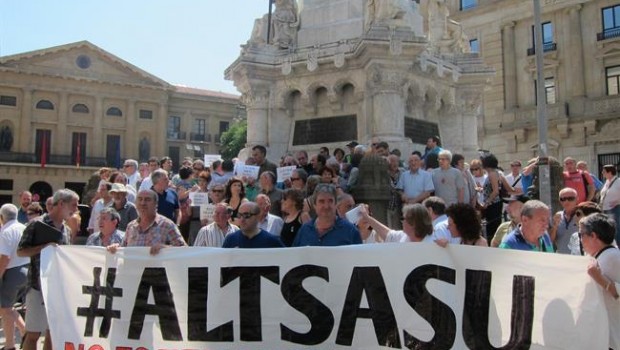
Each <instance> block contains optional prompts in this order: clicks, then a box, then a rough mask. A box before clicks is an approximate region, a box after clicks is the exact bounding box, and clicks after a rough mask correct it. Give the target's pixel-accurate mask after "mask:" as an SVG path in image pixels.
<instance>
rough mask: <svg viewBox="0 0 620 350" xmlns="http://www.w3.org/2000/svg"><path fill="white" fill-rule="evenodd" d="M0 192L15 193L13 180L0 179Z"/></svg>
mask: <svg viewBox="0 0 620 350" xmlns="http://www.w3.org/2000/svg"><path fill="white" fill-rule="evenodd" d="M0 191H13V180H11V179H0Z"/></svg>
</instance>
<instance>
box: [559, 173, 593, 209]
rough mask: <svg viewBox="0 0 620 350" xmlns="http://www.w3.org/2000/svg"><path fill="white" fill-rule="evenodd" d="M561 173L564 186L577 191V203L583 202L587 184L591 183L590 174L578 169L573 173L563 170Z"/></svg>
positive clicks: (585, 196)
mask: <svg viewBox="0 0 620 350" xmlns="http://www.w3.org/2000/svg"><path fill="white" fill-rule="evenodd" d="M562 174H563V176H564V187H570V188H572V189H574V190H575V191H577V204H579V203H581V202H585V201H586V198H587V185H588V184H591V183H592V178H591V177H590V174H587V173H584V172H582V171H579V170H578V171H575V172H574V173H569V172H568V171H565V172H563V173H562Z"/></svg>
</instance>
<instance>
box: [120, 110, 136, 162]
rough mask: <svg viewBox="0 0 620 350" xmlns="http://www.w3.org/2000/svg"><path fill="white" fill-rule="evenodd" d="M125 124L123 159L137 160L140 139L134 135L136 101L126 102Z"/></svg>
mask: <svg viewBox="0 0 620 350" xmlns="http://www.w3.org/2000/svg"><path fill="white" fill-rule="evenodd" d="M126 123H127V124H125V126H126V128H125V147H124V149H125V152H124V153H125V154H123V155H121V156H122V157H124V158H133V159H138V153H137V151H136V149H137V147H138V143H139V142H140V138H139V137H138V135H137V134H136V100H133V99H130V100H129V101H127V122H126Z"/></svg>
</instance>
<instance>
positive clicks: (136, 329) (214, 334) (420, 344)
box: [41, 243, 609, 350]
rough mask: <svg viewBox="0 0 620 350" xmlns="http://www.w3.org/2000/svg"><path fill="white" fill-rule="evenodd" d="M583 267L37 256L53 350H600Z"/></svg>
mask: <svg viewBox="0 0 620 350" xmlns="http://www.w3.org/2000/svg"><path fill="white" fill-rule="evenodd" d="M588 262H589V259H588V258H585V257H575V256H566V255H560V254H549V253H532V252H521V251H508V250H500V249H492V248H483V247H472V246H460V245H454V246H448V247H447V248H441V247H439V246H437V245H436V244H433V243H409V244H369V245H359V246H348V247H304V248H282V249H221V248H164V249H162V250H161V251H160V252H159V254H157V255H155V256H151V255H149V249H148V248H125V249H119V250H118V251H117V253H116V254H114V255H113V254H110V253H108V252H107V251H106V250H105V249H104V248H100V247H75V246H57V247H48V248H46V249H45V250H43V252H42V255H41V279H42V288H43V289H42V291H43V295H44V298H45V307H46V309H47V315H48V319H49V325H50V329H51V332H52V340H53V347H54V348H55V349H71V350H78V349H104V350H108V349H120V348H121V347H122V349H137V348H138V347H141V346H142V347H144V349H148V350H151V349H152V350H155V349H216V350H217V349H285V350H286V349H300V348H309V347H316V348H320V349H388V348H394V349H405V348H429V349H492V348H499V347H503V348H505V349H545V348H551V349H580V350H582V349H607V342H608V332H609V326H608V321H607V314H606V310H605V306H604V305H605V303H604V302H603V295H602V291H603V288H601V287H600V286H598V285H597V284H596V283H595V282H593V280H592V279H591V278H590V277H589V276H588V274H587V273H586V269H587V266H588Z"/></svg>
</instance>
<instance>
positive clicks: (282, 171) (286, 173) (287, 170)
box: [276, 165, 297, 182]
mask: <svg viewBox="0 0 620 350" xmlns="http://www.w3.org/2000/svg"><path fill="white" fill-rule="evenodd" d="M295 169H297V167H296V166H294V165H293V166H283V167H279V168H277V169H276V171H277V172H278V180H277V182H284V181H286V180H288V179H290V178H291V175H292V174H293V170H295Z"/></svg>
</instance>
